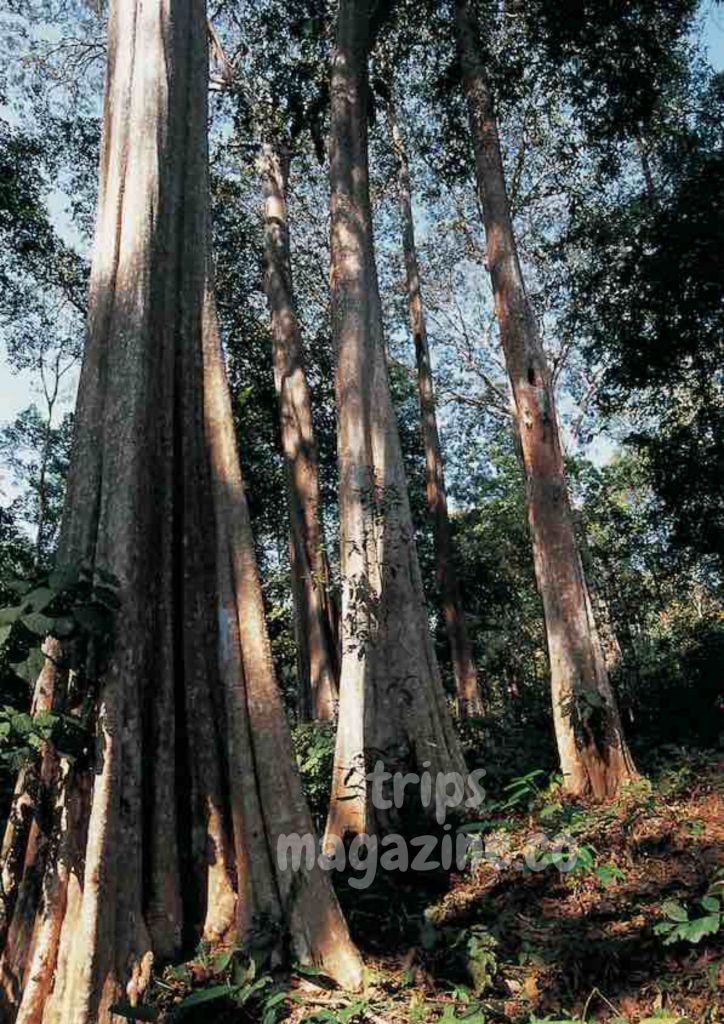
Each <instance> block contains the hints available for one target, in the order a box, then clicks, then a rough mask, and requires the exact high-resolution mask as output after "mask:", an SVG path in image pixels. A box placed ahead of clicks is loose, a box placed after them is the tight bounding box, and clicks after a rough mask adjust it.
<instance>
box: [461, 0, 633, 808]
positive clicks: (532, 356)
mask: <svg viewBox="0 0 724 1024" xmlns="http://www.w3.org/2000/svg"><path fill="white" fill-rule="evenodd" d="M456 34H457V45H458V52H459V55H460V61H461V65H462V71H463V84H464V89H465V94H466V97H467V103H468V112H469V118H470V130H471V134H472V139H473V146H474V150H475V169H476V175H477V183H478V189H479V192H480V200H481V204H482V207H483V213H484V220H485V235H486V240H487V265H488V268H489V271H490V277H491V281H492V286H493V295H494V298H495V310H496V316H497V320H498V326H499V329H500V336H501V341H502V344H503V349H504V353H505V359H506V364H507V369H508V375H509V378H510V383H511V387H512V391H513V397H514V400H515V406H516V413H517V420H518V430H519V432H520V441H521V448H522V453H523V463H524V467H525V474H526V490H527V502H528V517H529V522H530V529H531V535H532V539H533V550H534V557H535V570H536V578H537V581H538V588H539V590H540V593H541V597H542V600H543V609H544V614H545V623H546V633H547V637H548V652H549V657H550V668H551V684H552V693H553V714H554V721H555V727H556V737H557V741H558V750H559V754H560V759H561V766H562V770H563V773H564V778H565V784H566V786H567V788H568V789H569V790H570V791H571V792H573V793H577V794H590V795H592V796H594V797H596V798H604V797H607V796H611V795H613V794H615V793H616V792H617V790H618V789H619V787H620V786H621V784H622V783H625V782H627V781H628V780H630V779H631V778H633V777H634V776H635V774H636V773H635V769H634V766H633V762H632V760H631V755H630V754H629V751H628V748H627V746H626V742H625V739H624V736H623V731H622V728H621V720H620V716H619V712H618V707H617V704H616V700H615V697H614V694H613V692H612V690H611V687H610V684H609V681H608V676H607V674H606V670H605V666H604V663H603V657H602V654H601V650H600V645H599V643H598V638H597V634H596V630H595V624H594V622H593V620H592V615H591V608H590V601H589V598H588V593H587V588H586V582H585V579H584V576H583V572H582V569H581V561H580V557H579V552H578V549H577V545H576V539H575V534H574V528H573V518H572V515H571V508H570V503H569V498H568V490H567V486H566V480H565V474H564V467H563V457H562V452H561V444H560V437H559V430H558V422H557V418H556V410H555V402H554V395H553V388H552V385H551V379H550V373H549V371H548V366H547V363H546V358H545V353H544V351H543V346H542V344H541V341H540V336H539V334H538V328H537V324H536V322H535V317H534V315H533V312H532V310H531V307H530V303H529V301H528V296H527V294H526V291H525V285H524V281H523V275H522V272H521V268H520V262H519V259H518V252H517V247H516V242H515V235H514V232H513V224H512V220H511V214H510V206H509V203H508V197H507V195H506V190H505V179H504V173H503V162H502V157H501V150H500V140H499V137H498V127H497V121H496V117H495V112H494V107H493V101H492V98H491V95H490V90H489V88H488V84H487V81H486V78H485V74H484V69H483V64H482V60H481V57H480V44H479V39H478V32H477V26H476V24H475V22H474V18H473V15H472V12H471V9H470V7H469V4H468V3H467V0H456Z"/></svg>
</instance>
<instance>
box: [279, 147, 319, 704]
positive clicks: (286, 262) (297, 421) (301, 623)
mask: <svg viewBox="0 0 724 1024" xmlns="http://www.w3.org/2000/svg"><path fill="white" fill-rule="evenodd" d="M261 170H262V176H263V181H264V198H265V207H264V240H265V262H266V273H265V276H264V284H265V289H266V294H267V299H268V302H269V309H270V312H271V331H272V344H273V355H274V384H275V387H276V392H277V397H278V400H279V419H280V423H281V438H282V448H283V451H284V462H285V469H286V478H287V504H288V506H289V525H290V533H291V543H290V553H291V563H292V585H293V596H294V614H295V619H296V637H297V653H298V657H297V664H298V674H299V689H300V709H301V713H302V717H304V718H305V719H307V720H309V719H310V718H317V719H320V720H329V719H331V718H332V717H333V715H334V702H335V700H336V698H337V694H338V682H337V680H338V666H337V651H336V645H335V642H334V637H333V635H332V630H331V626H330V621H331V620H330V614H329V601H328V597H327V588H328V585H329V570H328V565H327V559H326V557H325V552H324V539H323V536H322V530H321V527H320V518H319V470H318V463H317V443H316V440H315V437H314V429H313V426H312V407H311V401H310V396H309V386H308V384H307V378H306V375H305V372H304V351H303V348H302V337H301V332H300V329H299V322H298V320H297V316H296V313H295V310H294V291H293V286H292V264H291V255H290V251H289V226H288V218H287V200H286V193H287V179H288V174H289V155H288V152H287V151H285V149H284V148H283V147H282V146H281V145H277V146H275V145H272V144H270V143H267V144H266V145H265V146H264V148H263V151H262V158H261Z"/></svg>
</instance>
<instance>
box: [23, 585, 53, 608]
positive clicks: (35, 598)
mask: <svg viewBox="0 0 724 1024" xmlns="http://www.w3.org/2000/svg"><path fill="white" fill-rule="evenodd" d="M56 597H57V593H56V591H55V590H51V588H50V587H36V588H35V590H31V591H30V593H29V594H26V595H25V597H24V598H23V605H24V606H25V607H26V608H32V609H33V611H34V612H42V611H45V609H46V608H47V607H48V605H49V604H50V603H51V601H53V600H54V599H55V598H56Z"/></svg>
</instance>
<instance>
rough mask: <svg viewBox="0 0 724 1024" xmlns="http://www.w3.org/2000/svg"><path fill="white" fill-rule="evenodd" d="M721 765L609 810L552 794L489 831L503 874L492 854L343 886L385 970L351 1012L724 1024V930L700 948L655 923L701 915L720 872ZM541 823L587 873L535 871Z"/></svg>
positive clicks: (380, 1016)
mask: <svg viewBox="0 0 724 1024" xmlns="http://www.w3.org/2000/svg"><path fill="white" fill-rule="evenodd" d="M721 767H722V766H721V764H720V763H719V764H717V763H716V762H714V761H711V760H710V761H709V762H708V763H707V764H706V765H699V766H698V767H697V770H696V771H688V772H684V771H682V772H680V773H679V774H678V776H677V774H676V772H669V776H668V777H667V778H661V779H659V780H656V778H654V784H653V787H652V786H649V785H647V784H645V783H642V784H637V785H636V786H634V787H632V788H631V790H630V792H629V793H627V794H626V796H625V797H624V798H623V799H622V800H620V801H618V802H617V803H616V804H612V805H609V806H607V807H601V808H593V809H586V808H583V807H577V806H576V805H572V804H565V803H563V802H556V798H555V797H548V798H543V797H541V798H540V799H539V800H538V801H537V802H536V803H535V804H534V805H533V806H532V807H531V808H530V809H529V810H528V812H527V813H526V814H525V815H522V814H519V815H517V816H516V817H515V818H513V819H512V820H511V819H508V821H507V822H505V823H504V825H503V827H502V828H498V829H495V830H494V831H493V832H491V834H490V838H489V842H488V845H493V844H494V845H495V847H496V849H498V850H501V849H503V850H504V851H505V852H506V853H507V854H508V855H509V856H510V857H511V860H512V866H510V867H508V868H504V869H502V870H501V869H498V868H496V867H493V866H490V865H489V864H487V863H483V864H482V865H481V866H480V867H478V868H477V869H476V870H475V872H474V873H473V874H472V875H470V874H466V875H463V876H454V875H453V876H451V877H450V878H444V877H442V876H436V877H435V878H432V879H430V878H428V879H425V878H424V876H423V877H422V878H421V877H419V876H418V877H417V878H413V877H412V876H410V875H406V876H400V879H401V880H399V881H397V882H394V881H392V880H389V879H388V880H382V882H378V883H377V884H376V886H375V887H374V888H371V889H369V890H365V891H363V892H359V891H354V892H353V891H351V890H347V891H345V890H344V889H343V890H342V892H341V893H340V895H341V899H342V903H343V905H344V907H345V911H346V913H347V915H348V918H349V920H350V926H351V929H352V932H353V934H354V937H355V939H356V941H357V942H358V943H359V945H360V947H361V948H362V950H363V952H364V954H365V957H366V959H367V961H368V963H369V964H370V966H371V968H372V972H373V976H374V977H375V982H374V984H373V986H372V990H371V993H370V996H369V1000H368V1002H367V1004H366V1005H367V1009H366V1010H365V1009H362V1008H361V1009H360V1012H359V1014H358V1015H357V1016H355V1017H354V1018H352V1019H353V1020H354V1021H355V1022H356V1021H357V1020H359V1021H360V1022H363V1021H376V1022H377V1024H380V1022H381V1021H384V1022H385V1024H402V1022H408V1021H409V1022H421V1024H422V1022H426V1021H434V1020H437V1019H440V1018H441V1016H444V1015H445V1014H447V1016H445V1017H444V1019H445V1020H451V1021H452V1020H456V1019H457V1020H464V1019H468V1020H469V1021H471V1022H474V1024H482V1021H483V1020H484V1021H485V1024H495V1022H501V1024H504V1022H505V1024H508V1022H510V1024H529V1022H531V1021H535V1020H540V1019H543V1020H544V1019H546V1017H547V1016H550V1019H551V1020H555V1021H565V1022H566V1024H567V1022H568V1021H569V1020H573V1021H575V1020H579V1019H583V1014H584V1012H585V1020H586V1021H589V1022H591V1021H602V1022H603V1021H605V1022H610V1021H617V1022H618V1021H620V1022H630V1024H638V1022H639V1021H644V1020H648V1019H651V1018H654V1019H659V1020H661V1021H662V1024H663V1022H666V1021H668V1022H669V1024H679V1022H682V1024H683V1022H686V1024H714V1022H718V1021H724V1001H722V996H721V993H722V991H723V987H724V925H723V926H722V928H721V929H720V931H719V933H718V934H715V935H707V936H705V937H704V938H703V939H701V940H700V941H699V942H698V943H697V944H693V943H690V942H677V943H674V944H671V945H668V946H667V945H664V942H663V938H664V937H663V936H661V935H657V934H656V933H655V932H654V926H655V925H656V924H657V923H659V922H662V921H665V920H667V917H666V911H665V910H664V909H663V904H664V903H665V902H666V901H672V900H675V901H677V902H678V903H679V904H681V905H683V906H684V907H685V908H686V909H688V910H689V912H690V914H691V916H692V917H697V916H700V915H702V914H704V913H705V911H703V910H702V909H701V907H700V905H699V900H700V899H701V898H702V897H703V896H704V895H705V894H706V892H707V889H708V887H709V886H710V885H711V883H712V881H713V879H714V878H715V877H717V875H718V873H719V872H721V871H722V868H724V788H723V786H722V775H721ZM535 833H546V834H547V835H549V836H554V835H557V834H560V833H567V834H569V835H573V836H575V841H576V843H577V844H578V845H579V846H581V847H584V848H585V850H586V851H587V854H588V856H587V858H586V865H585V866H584V869H583V870H576V871H574V872H572V873H570V874H567V875H566V874H562V873H560V872H559V871H558V870H557V869H556V868H555V867H552V866H549V867H546V868H545V869H544V870H541V871H539V872H532V871H530V870H526V869H525V868H524V867H523V865H522V850H523V848H524V847H525V845H526V843H527V842H528V840H529V837H530V836H531V835H532V834H535ZM365 1014H366V1015H365ZM295 1019H299V1020H303V1019H305V1018H304V1015H303V1014H302V1015H300V1016H299V1017H298V1018H297V1017H296V1015H295ZM329 1019H330V1020H334V1019H336V1018H333V1017H330V1018H329Z"/></svg>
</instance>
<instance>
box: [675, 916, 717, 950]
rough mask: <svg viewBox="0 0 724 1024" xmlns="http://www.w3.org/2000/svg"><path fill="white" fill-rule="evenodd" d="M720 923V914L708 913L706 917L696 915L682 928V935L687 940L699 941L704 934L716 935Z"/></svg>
mask: <svg viewBox="0 0 724 1024" xmlns="http://www.w3.org/2000/svg"><path fill="white" fill-rule="evenodd" d="M720 925H721V915H720V914H709V915H708V916H707V917H697V918H696V920H694V921H690V922H689V923H688V924H687V925H686V928H685V930H684V929H682V932H683V937H684V938H685V939H686V940H687V942H693V943H697V942H701V940H702V939H703V938H704V936H705V935H716V933H717V932H718V931H719V927H720Z"/></svg>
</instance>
